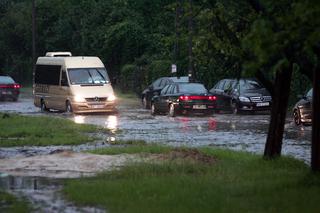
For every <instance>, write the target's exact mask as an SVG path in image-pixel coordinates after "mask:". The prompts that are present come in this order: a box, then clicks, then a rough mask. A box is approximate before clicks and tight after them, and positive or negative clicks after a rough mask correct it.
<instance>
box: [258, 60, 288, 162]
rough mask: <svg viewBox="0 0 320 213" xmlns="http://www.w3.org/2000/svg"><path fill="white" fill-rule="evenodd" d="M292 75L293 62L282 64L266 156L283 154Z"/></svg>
mask: <svg viewBox="0 0 320 213" xmlns="http://www.w3.org/2000/svg"><path fill="white" fill-rule="evenodd" d="M291 76H292V64H290V65H289V66H285V65H283V66H280V69H279V70H278V71H277V73H276V79H275V88H274V96H273V100H272V109H271V121H270V125H269V131H268V137H267V142H266V145H265V150H264V157H265V158H275V157H278V156H280V155H281V148H282V138H283V132H284V124H285V119H286V112H287V106H288V99H289V93H290V83H291Z"/></svg>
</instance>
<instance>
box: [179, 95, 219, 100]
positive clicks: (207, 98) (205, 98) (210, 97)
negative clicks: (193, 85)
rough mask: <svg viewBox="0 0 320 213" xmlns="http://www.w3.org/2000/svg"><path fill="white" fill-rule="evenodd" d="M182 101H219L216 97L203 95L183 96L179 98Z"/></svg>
mask: <svg viewBox="0 0 320 213" xmlns="http://www.w3.org/2000/svg"><path fill="white" fill-rule="evenodd" d="M179 100H180V101H189V100H209V101H215V100H217V97H216V96H202V95H191V96H186V95H181V96H180V97H179Z"/></svg>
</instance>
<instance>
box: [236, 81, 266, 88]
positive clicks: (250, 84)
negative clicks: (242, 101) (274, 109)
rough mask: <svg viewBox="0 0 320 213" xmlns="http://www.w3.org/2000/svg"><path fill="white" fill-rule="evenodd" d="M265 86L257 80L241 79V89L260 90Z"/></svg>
mask: <svg viewBox="0 0 320 213" xmlns="http://www.w3.org/2000/svg"><path fill="white" fill-rule="evenodd" d="M262 88H263V86H262V85H261V84H259V83H258V82H257V81H253V80H240V90H259V89H262Z"/></svg>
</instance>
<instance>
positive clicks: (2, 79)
mask: <svg viewBox="0 0 320 213" xmlns="http://www.w3.org/2000/svg"><path fill="white" fill-rule="evenodd" d="M0 84H14V80H13V79H12V78H11V77H9V76H0Z"/></svg>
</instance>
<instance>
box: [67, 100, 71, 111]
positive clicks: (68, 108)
mask: <svg viewBox="0 0 320 213" xmlns="http://www.w3.org/2000/svg"><path fill="white" fill-rule="evenodd" d="M66 112H67V113H72V106H71V104H70V101H67V102H66Z"/></svg>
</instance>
